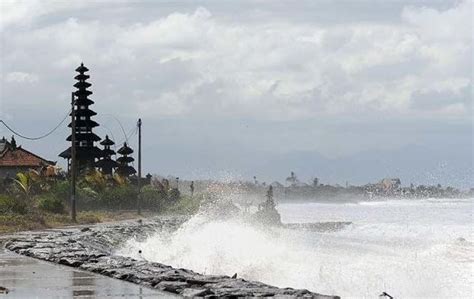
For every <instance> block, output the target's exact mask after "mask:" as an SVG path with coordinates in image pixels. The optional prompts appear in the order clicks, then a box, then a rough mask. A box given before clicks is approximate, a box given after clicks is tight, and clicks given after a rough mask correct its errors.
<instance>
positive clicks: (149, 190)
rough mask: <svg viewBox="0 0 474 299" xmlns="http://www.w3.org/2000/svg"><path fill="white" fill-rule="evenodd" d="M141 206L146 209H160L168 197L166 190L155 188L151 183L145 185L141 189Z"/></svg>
mask: <svg viewBox="0 0 474 299" xmlns="http://www.w3.org/2000/svg"><path fill="white" fill-rule="evenodd" d="M141 191H142V192H141V194H140V197H141V207H142V208H145V209H151V210H154V211H160V210H161V209H162V208H163V206H164V204H165V202H166V199H167V195H166V192H165V191H163V190H159V189H157V188H154V187H153V186H151V185H148V186H145V187H143V188H142V190H141Z"/></svg>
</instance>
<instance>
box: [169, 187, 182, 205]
mask: <svg viewBox="0 0 474 299" xmlns="http://www.w3.org/2000/svg"><path fill="white" fill-rule="evenodd" d="M180 195H181V193H180V192H179V190H178V189H176V188H173V189H171V190H170V191H168V201H169V202H171V203H176V202H177V201H178V200H179V198H180Z"/></svg>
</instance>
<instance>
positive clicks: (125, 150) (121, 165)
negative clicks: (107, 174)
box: [115, 142, 137, 177]
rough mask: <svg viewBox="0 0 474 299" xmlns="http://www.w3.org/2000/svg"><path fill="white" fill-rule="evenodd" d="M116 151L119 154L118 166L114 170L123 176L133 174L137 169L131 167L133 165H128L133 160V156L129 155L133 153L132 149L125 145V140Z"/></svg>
mask: <svg viewBox="0 0 474 299" xmlns="http://www.w3.org/2000/svg"><path fill="white" fill-rule="evenodd" d="M117 153H118V154H120V155H121V156H120V157H119V158H117V163H118V166H117V169H116V171H115V172H116V173H117V174H119V175H120V176H123V177H129V176H131V175H133V174H135V173H136V172H137V171H136V170H135V168H133V166H131V165H130V163H132V162H133V161H135V159H133V157H130V155H131V154H132V153H133V150H132V149H131V148H130V147H129V146H128V145H127V143H126V142H124V143H123V146H122V147H121V148H120V149H119V150H118V151H117Z"/></svg>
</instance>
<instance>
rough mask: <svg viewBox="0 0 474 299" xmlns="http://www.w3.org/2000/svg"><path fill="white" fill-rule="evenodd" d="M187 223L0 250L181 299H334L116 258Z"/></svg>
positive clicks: (145, 223)
mask: <svg viewBox="0 0 474 299" xmlns="http://www.w3.org/2000/svg"><path fill="white" fill-rule="evenodd" d="M186 219H187V218H186V217H184V216H183V217H179V216H160V217H155V218H149V219H144V220H142V221H130V220H128V221H121V222H115V223H107V224H96V225H92V226H79V227H72V228H62V229H51V230H46V231H37V232H28V233H26V232H23V233H17V234H14V235H11V237H9V238H6V239H7V240H6V242H5V248H6V249H8V250H10V251H12V252H15V253H18V254H21V255H26V256H30V257H34V258H37V259H40V260H45V261H49V262H53V263H56V264H61V265H66V266H71V267H75V268H79V269H81V270H86V271H89V272H93V273H98V274H102V275H105V276H109V277H113V278H117V279H121V280H125V281H129V282H133V283H136V284H139V285H142V286H146V287H150V288H153V289H159V290H161V291H166V292H170V293H173V294H178V295H181V296H185V297H215V296H218V297H222V296H224V297H228V296H236V297H256V296H285V297H303V296H304V297H308V298H320V299H336V298H339V297H338V296H330V295H322V294H318V293H314V292H311V291H308V290H306V289H293V288H278V287H275V286H271V285H267V284H264V283H261V282H257V281H247V280H245V279H242V278H232V277H230V276H226V275H204V274H200V273H196V272H194V271H191V270H188V269H182V268H179V269H178V268H173V267H171V266H168V265H163V264H161V263H156V262H148V261H144V260H136V259H132V258H128V257H122V256H116V255H114V254H113V252H114V249H115V248H117V247H118V246H120V244H122V243H123V242H124V241H125V240H126V239H129V238H132V237H136V238H146V237H147V236H148V235H150V234H151V233H154V232H156V231H159V230H162V231H166V230H168V231H169V230H175V229H177V228H178V227H179V226H180V225H181V224H182V223H183V222H184V221H185V220H186Z"/></svg>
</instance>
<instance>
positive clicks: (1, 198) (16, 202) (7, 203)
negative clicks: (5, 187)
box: [0, 195, 28, 214]
mask: <svg viewBox="0 0 474 299" xmlns="http://www.w3.org/2000/svg"><path fill="white" fill-rule="evenodd" d="M27 211H28V206H27V204H26V201H24V200H22V199H20V198H15V197H12V196H7V195H0V213H2V214H7V213H17V214H26V212H27Z"/></svg>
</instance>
